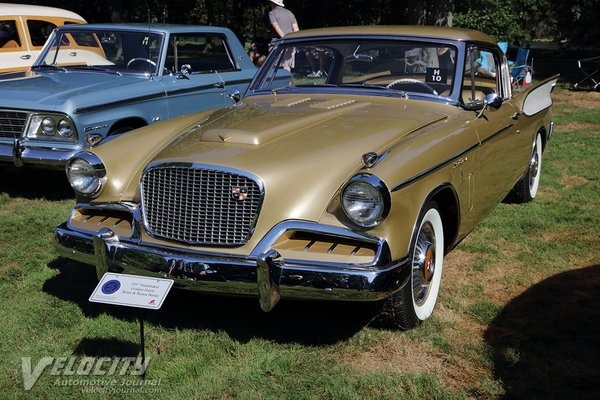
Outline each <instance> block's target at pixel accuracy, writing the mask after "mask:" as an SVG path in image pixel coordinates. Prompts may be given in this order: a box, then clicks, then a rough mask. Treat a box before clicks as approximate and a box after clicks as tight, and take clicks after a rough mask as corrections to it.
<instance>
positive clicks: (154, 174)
mask: <svg viewBox="0 0 600 400" xmlns="http://www.w3.org/2000/svg"><path fill="white" fill-rule="evenodd" d="M141 189H142V210H143V213H144V221H145V224H146V228H147V229H148V232H149V233H150V234H151V235H153V236H155V237H159V238H164V239H168V240H175V241H179V242H183V243H187V244H198V245H221V246H237V245H243V244H244V243H246V241H247V240H248V238H249V236H250V235H251V233H252V229H253V227H254V222H255V220H256V217H257V215H258V211H259V208H260V205H261V203H262V196H263V191H262V183H261V182H260V180H259V179H258V178H256V177H253V176H251V175H249V174H245V173H243V172H242V171H237V170H229V169H221V168H220V167H215V166H206V165H202V166H197V165H189V164H183V165H182V164H166V165H158V166H156V167H151V168H149V169H147V170H146V171H145V172H144V175H143V177H142V187H141Z"/></svg>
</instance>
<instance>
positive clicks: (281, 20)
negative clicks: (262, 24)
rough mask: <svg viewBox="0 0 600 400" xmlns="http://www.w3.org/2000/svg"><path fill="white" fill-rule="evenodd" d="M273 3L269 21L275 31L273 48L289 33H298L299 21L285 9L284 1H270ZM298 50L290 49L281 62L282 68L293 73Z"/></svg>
mask: <svg viewBox="0 0 600 400" xmlns="http://www.w3.org/2000/svg"><path fill="white" fill-rule="evenodd" d="M269 1H270V3H271V11H269V21H270V22H271V27H272V28H273V30H274V31H275V35H273V36H274V37H273V39H272V40H271V47H272V46H273V45H274V44H275V42H276V41H277V39H279V38H282V37H284V36H285V35H287V34H288V33H292V32H297V31H299V30H300V28H298V21H296V16H295V15H294V13H292V12H291V11H290V10H288V9H286V8H284V5H283V0H269ZM295 60H296V50H295V49H288V51H286V54H285V55H284V56H283V58H282V60H281V67H283V68H284V69H286V70H288V71H290V72H291V71H292V69H294V66H295V64H296V63H295Z"/></svg>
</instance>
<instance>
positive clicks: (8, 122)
mask: <svg viewBox="0 0 600 400" xmlns="http://www.w3.org/2000/svg"><path fill="white" fill-rule="evenodd" d="M26 120H27V113H24V112H17V111H5V110H0V137H4V138H11V139H16V138H18V137H20V136H21V134H22V133H23V129H25V121H26Z"/></svg>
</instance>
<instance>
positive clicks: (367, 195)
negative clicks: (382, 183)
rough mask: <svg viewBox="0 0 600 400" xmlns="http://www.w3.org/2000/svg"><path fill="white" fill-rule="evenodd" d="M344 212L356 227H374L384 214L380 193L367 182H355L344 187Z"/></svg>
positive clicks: (383, 204)
mask: <svg viewBox="0 0 600 400" xmlns="http://www.w3.org/2000/svg"><path fill="white" fill-rule="evenodd" d="M342 207H343V209H344V212H345V213H346V215H347V216H348V218H350V219H351V220H352V222H354V223H355V224H357V225H360V226H362V227H371V226H374V225H376V224H377V223H378V222H379V220H380V218H381V217H382V216H383V214H384V212H385V203H384V199H383V195H382V193H381V191H380V190H379V189H378V188H376V187H375V186H373V185H372V184H370V183H369V182H366V181H362V180H357V181H354V182H351V183H350V184H348V186H346V188H345V189H344V192H343V193H342Z"/></svg>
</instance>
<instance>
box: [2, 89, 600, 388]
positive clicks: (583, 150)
mask: <svg viewBox="0 0 600 400" xmlns="http://www.w3.org/2000/svg"><path fill="white" fill-rule="evenodd" d="M555 100H556V102H555V115H556V118H555V121H556V130H555V136H554V138H553V139H552V140H551V141H550V143H549V146H548V148H547V150H546V152H545V153H544V160H543V167H542V182H541V186H540V191H539V193H538V198H537V199H536V200H535V201H534V202H533V203H530V204H526V205H516V204H501V205H500V206H499V207H498V208H497V209H496V210H495V211H494V212H493V213H492V214H490V215H489V216H488V217H487V218H486V219H485V220H484V221H483V223H482V224H481V225H480V226H479V227H478V228H477V229H476V230H475V231H473V232H472V233H471V234H470V235H469V236H468V237H467V239H465V240H464V241H463V242H462V243H461V244H460V245H459V246H458V247H457V248H456V249H455V250H454V251H453V252H452V253H451V254H449V255H448V256H447V258H446V268H444V274H445V275H444V277H443V280H442V290H441V294H440V300H439V304H438V306H437V308H436V311H435V312H434V315H433V317H432V318H430V319H429V320H427V321H426V322H425V323H424V324H423V325H422V326H420V327H419V328H417V329H413V330H411V331H409V332H397V331H391V330H384V329H378V328H374V327H370V326H369V322H370V320H371V318H372V317H373V315H372V309H371V308H370V307H369V306H368V305H361V304H358V305H354V304H336V303H333V304H332V303H294V302H283V303H282V304H280V305H278V306H277V307H276V309H275V310H274V311H273V312H272V313H269V314H265V313H263V312H261V311H260V309H259V306H258V301H255V300H249V299H234V298H220V297H213V296H202V295H197V294H193V293H186V292H179V291H173V292H172V293H171V294H170V295H169V298H168V299H167V301H166V302H165V304H164V306H163V308H162V309H161V310H160V311H158V312H147V313H146V317H147V323H146V354H147V356H149V357H150V365H149V368H148V371H147V380H155V381H158V380H160V381H159V384H158V386H156V387H155V388H157V389H158V393H156V394H155V395H153V396H156V397H158V398H169V399H171V398H241V399H246V398H247V399H257V398H267V399H280V398H283V399H286V398H289V399H297V398H332V399H334V398H335V399H337V398H342V399H362V398H368V397H370V398H378V399H379V398H384V399H413V398H425V399H438V398H443V399H453V398H473V397H475V398H498V397H503V396H507V397H511V398H524V397H528V398H599V397H600V388H599V387H598V385H597V384H598V382H600V362H598V360H600V322H599V318H598V317H599V316H600V237H599V233H600V212H599V211H598V210H599V205H600V204H599V200H598V199H599V192H600V111H599V110H600V93H582V92H577V93H575V92H569V91H566V90H557V92H556V93H555ZM0 173H1V174H2V175H0V301H2V305H1V306H0V337H1V338H2V340H1V341H0V354H1V361H0V393H1V394H0V397H1V398H3V399H4V398H7V399H11V398H14V399H20V398H23V397H25V396H27V397H31V398H47V399H58V398H60V399H69V398H73V399H79V398H82V397H85V398H88V397H90V398H106V399H109V398H110V399H113V398H125V397H148V396H149V395H144V394H140V393H137V394H136V395H126V394H118V393H117V394H108V393H104V394H93V395H85V394H83V392H82V389H81V387H64V386H58V385H56V383H57V378H60V379H64V378H65V377H64V376H62V377H61V376H55V375H52V373H51V371H50V368H48V369H46V370H45V371H44V373H42V375H41V377H40V378H39V380H38V381H37V382H36V383H35V385H34V386H33V388H32V389H31V391H29V392H26V391H25V390H24V388H23V376H22V366H21V362H22V361H21V358H22V357H31V358H32V360H33V366H34V367H35V364H36V363H37V361H38V360H39V359H41V358H42V357H47V356H52V357H60V356H71V355H76V356H78V358H82V357H83V356H84V355H85V356H92V357H113V356H136V355H137V354H138V352H139V325H138V321H137V319H136V318H137V314H136V313H135V312H132V311H129V310H127V309H123V308H117V307H110V306H103V305H99V304H92V303H89V302H88V300H87V299H88V297H89V295H90V294H91V292H92V290H93V288H94V286H95V284H96V281H95V271H94V269H93V267H90V266H86V265H83V264H78V263H76V262H72V261H68V260H65V259H60V258H58V257H57V256H56V253H55V251H54V250H53V248H52V243H51V238H52V228H53V227H54V226H56V225H57V224H59V223H61V222H63V221H64V220H65V219H66V216H67V215H68V212H69V210H70V208H71V207H72V205H73V203H74V199H73V197H72V195H71V194H70V189H69V188H68V185H67V183H66V182H65V180H64V178H63V176H62V173H60V172H58V173H50V172H41V171H23V170H18V171H15V170H4V171H2V172H0ZM75 378H77V377H75ZM79 378H82V377H79ZM83 378H86V377H83ZM114 378H115V379H117V381H123V380H127V379H128V380H129V381H130V383H131V379H132V378H134V380H133V381H134V382H135V381H136V380H137V381H139V378H138V377H135V376H134V377H130V376H123V377H121V376H115V377H114Z"/></svg>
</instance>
